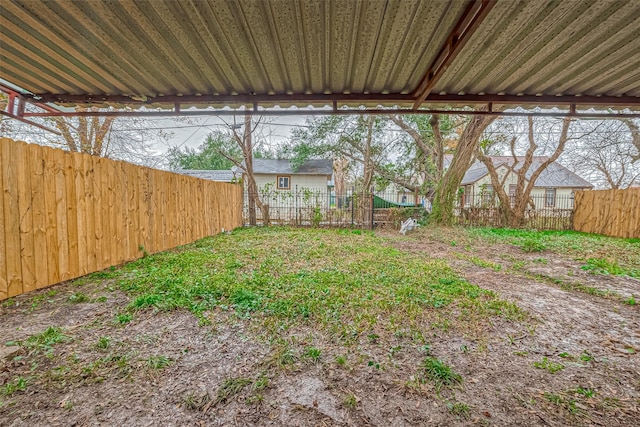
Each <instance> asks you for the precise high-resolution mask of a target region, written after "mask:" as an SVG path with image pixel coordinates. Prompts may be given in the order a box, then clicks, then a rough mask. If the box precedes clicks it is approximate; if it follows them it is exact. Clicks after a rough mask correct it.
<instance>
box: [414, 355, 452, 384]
mask: <svg viewBox="0 0 640 427" xmlns="http://www.w3.org/2000/svg"><path fill="white" fill-rule="evenodd" d="M422 368H423V370H424V373H425V374H426V377H427V378H428V379H429V380H430V381H431V382H432V383H433V384H434V385H435V386H436V390H440V389H441V388H442V387H443V386H454V385H457V384H461V383H462V376H460V375H459V374H457V373H455V372H454V371H453V369H451V367H450V366H449V365H447V364H446V363H445V362H443V361H442V360H440V359H438V358H435V357H430V356H428V357H426V358H425V359H424V362H422Z"/></svg>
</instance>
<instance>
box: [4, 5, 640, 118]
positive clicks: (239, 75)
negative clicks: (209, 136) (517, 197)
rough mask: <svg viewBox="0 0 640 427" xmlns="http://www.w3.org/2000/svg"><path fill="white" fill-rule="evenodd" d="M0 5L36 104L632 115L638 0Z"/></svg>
mask: <svg viewBox="0 0 640 427" xmlns="http://www.w3.org/2000/svg"><path fill="white" fill-rule="evenodd" d="M0 6H1V7H0V11H1V13H0V16H1V18H0V78H2V79H4V80H5V81H7V82H9V83H11V88H13V89H16V88H20V89H22V90H21V91H20V93H22V94H24V95H25V96H27V97H29V98H32V99H34V100H38V101H40V102H41V103H44V102H55V103H58V104H66V105H69V104H76V105H77V104H87V103H96V104H112V105H134V106H135V105H144V104H149V105H161V104H168V105H171V106H173V105H177V104H176V103H181V104H183V105H187V104H209V105H214V106H223V105H232V106H234V105H235V106H237V105H246V104H250V103H254V106H256V105H258V104H259V105H265V106H273V105H281V106H291V105H295V106H298V107H305V106H307V105H310V104H314V105H324V104H333V105H334V108H335V107H336V106H339V105H350V106H361V105H363V106H401V107H405V108H414V109H415V108H423V107H426V106H428V105H433V104H438V105H440V104H441V103H448V104H456V105H473V104H477V103H489V102H492V103H506V104H519V105H543V104H550V103H556V102H558V103H564V104H569V103H577V104H582V105H606V106H614V107H615V106H628V107H631V108H633V109H637V108H638V107H639V106H640V0H581V1H578V0H556V1H550V0H523V1H517V0H496V1H491V0H482V1H480V0H478V1H474V0H432V1H428V0H424V1H418V0H364V1H356V0H273V1H266V0H242V1H233V0H228V1H222V0H180V1H175V0H146V1H142V0H139V1H134V0H78V1H69V0H58V1H43V0H15V1H10V0H0ZM423 101H424V102H423Z"/></svg>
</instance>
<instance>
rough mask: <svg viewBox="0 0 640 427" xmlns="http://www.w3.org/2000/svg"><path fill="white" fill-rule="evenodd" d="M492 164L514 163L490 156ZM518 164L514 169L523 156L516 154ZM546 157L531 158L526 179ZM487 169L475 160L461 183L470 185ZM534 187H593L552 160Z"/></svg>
mask: <svg viewBox="0 0 640 427" xmlns="http://www.w3.org/2000/svg"><path fill="white" fill-rule="evenodd" d="M490 158H491V160H492V162H493V164H494V166H495V167H496V168H498V167H500V166H502V165H505V166H510V165H513V164H514V160H513V157H511V156H490ZM517 159H518V162H519V163H518V165H516V170H518V169H519V168H520V167H522V161H523V160H524V157H523V156H518V157H517ZM547 159H548V157H547V156H536V157H534V158H533V162H532V163H531V166H530V167H529V170H528V171H527V173H526V174H525V177H526V179H527V180H529V179H530V178H531V175H532V174H533V172H534V171H535V170H537V169H538V168H539V167H540V165H541V164H542V163H543V162H545V161H546V160H547ZM488 173H489V171H488V170H487V167H486V166H485V165H484V163H482V162H480V161H476V162H475V163H473V165H471V167H470V168H469V170H468V171H467V173H465V175H464V177H463V178H462V182H461V185H470V184H473V183H475V182H477V181H478V180H479V179H481V178H482V177H484V176H485V175H487V174H488ZM535 186H536V187H545V188H560V187H564V188H593V185H592V184H591V183H589V182H588V181H586V180H584V179H583V178H581V177H579V176H578V175H576V174H575V173H573V172H571V171H570V170H569V169H567V168H566V167H564V166H562V165H561V164H560V163H558V162H553V163H551V164H550V165H549V166H547V168H546V169H545V170H544V171H542V173H541V174H540V176H539V177H538V179H537V180H536V183H535Z"/></svg>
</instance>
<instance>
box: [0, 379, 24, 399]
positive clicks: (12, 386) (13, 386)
mask: <svg viewBox="0 0 640 427" xmlns="http://www.w3.org/2000/svg"><path fill="white" fill-rule="evenodd" d="M27 382H28V380H27V379H26V378H24V377H15V378H13V379H12V380H11V381H9V382H7V383H6V384H5V385H3V386H1V387H0V394H2V395H3V396H6V397H11V396H12V395H13V394H14V393H15V392H17V391H24V390H26V388H27Z"/></svg>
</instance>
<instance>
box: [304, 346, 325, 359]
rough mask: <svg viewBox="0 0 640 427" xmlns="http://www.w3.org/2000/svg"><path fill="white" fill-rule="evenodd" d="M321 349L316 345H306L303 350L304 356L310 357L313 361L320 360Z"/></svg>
mask: <svg viewBox="0 0 640 427" xmlns="http://www.w3.org/2000/svg"><path fill="white" fill-rule="evenodd" d="M321 353H322V351H321V350H320V349H319V348H316V347H307V348H306V349H305V350H304V356H305V357H307V358H309V359H311V360H312V361H313V362H318V361H319V360H320V355H321Z"/></svg>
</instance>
